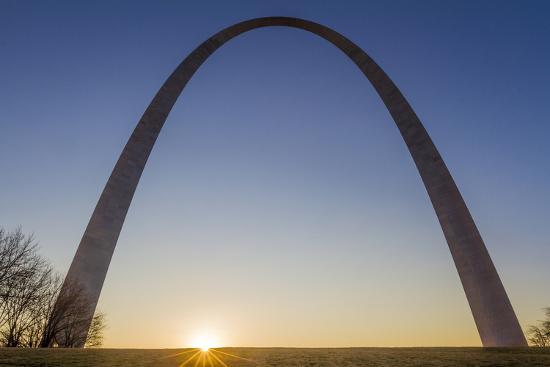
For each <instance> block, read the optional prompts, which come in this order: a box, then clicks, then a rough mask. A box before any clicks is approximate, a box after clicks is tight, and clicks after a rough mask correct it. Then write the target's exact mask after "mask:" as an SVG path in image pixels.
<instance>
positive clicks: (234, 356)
mask: <svg viewBox="0 0 550 367" xmlns="http://www.w3.org/2000/svg"><path fill="white" fill-rule="evenodd" d="M211 350H212V351H213V352H218V353H221V354H225V355H227V356H229V357H233V358H238V359H242V360H245V361H248V362H252V363H254V364H259V363H258V362H256V361H254V360H252V359H248V358H244V357H239V356H236V355H234V354H231V353H226V352H222V351H221V350H217V349H211Z"/></svg>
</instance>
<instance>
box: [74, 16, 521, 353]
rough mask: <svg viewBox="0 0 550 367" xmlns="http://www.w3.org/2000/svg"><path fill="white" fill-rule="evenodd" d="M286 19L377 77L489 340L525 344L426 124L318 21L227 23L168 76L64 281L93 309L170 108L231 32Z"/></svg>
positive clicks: (373, 78)
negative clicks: (83, 293)
mask: <svg viewBox="0 0 550 367" xmlns="http://www.w3.org/2000/svg"><path fill="white" fill-rule="evenodd" d="M269 26H285V27H294V28H299V29H302V30H305V31H309V32H311V33H314V34H316V35H318V36H320V37H322V38H324V39H325V40H327V41H329V42H330V43H332V44H333V45H335V46H336V47H338V48H339V49H340V50H341V51H342V52H343V53H345V54H346V55H347V56H348V57H349V58H350V59H351V60H352V61H353V62H354V63H355V64H356V65H357V67H358V68H359V69H360V70H361V71H362V72H363V74H364V75H365V76H366V77H367V79H368V80H369V81H370V82H371V83H372V85H373V87H374V88H375V89H376V92H377V93H378V95H379V96H380V98H381V99H382V101H383V102H384V104H385V105H386V107H387V109H388V111H389V112H390V114H391V116H392V117H393V120H394V121H395V124H396V125H397V127H398V129H399V131H400V132H401V135H402V137H403V140H404V141H405V144H406V145H407V147H408V149H409V151H410V154H411V156H412V158H413V160H414V162H415V164H416V167H417V168H418V172H419V173H420V177H421V178H422V181H423V182H424V186H425V187H426V190H427V192H428V195H429V197H430V200H431V202H432V204H433V207H434V209H435V212H436V215H437V218H438V219H439V222H440V224H441V228H442V230H443V233H444V235H445V238H446V240H447V243H448V245H449V249H450V251H451V254H452V257H453V260H454V262H455V265H456V268H457V270H458V274H459V276H460V280H461V282H462V285H463V287H464V291H465V293H466V297H467V299H468V302H469V304H470V308H471V311H472V314H473V317H474V320H475V323H476V326H477V329H478V331H479V335H480V337H481V341H482V343H483V345H484V346H487V347H489V346H506V347H511V346H526V345H527V343H526V340H525V337H524V335H523V332H522V331H521V328H520V325H519V323H518V320H517V318H516V315H515V313H514V310H513V308H512V305H511V304H510V301H509V299H508V296H507V294H506V291H505V289H504V287H503V285H502V282H501V281H500V278H499V276H498V274H497V271H496V269H495V267H494V265H493V262H492V260H491V258H490V256H489V253H488V251H487V249H486V247H485V244H484V243H483V240H482V238H481V236H480V234H479V232H478V230H477V228H476V225H475V223H474V221H473V219H472V216H471V215H470V213H469V211H468V208H467V207H466V204H465V203H464V200H463V199H462V196H461V194H460V192H459V190H458V188H457V186H456V184H455V182H454V180H453V178H452V177H451V174H450V173H449V170H448V169H447V167H446V165H445V163H444V162H443V159H442V158H441V156H440V154H439V152H438V151H437V149H436V147H435V145H434V144H433V142H432V140H431V138H430V136H429V135H428V133H427V132H426V130H425V129H424V126H423V125H422V123H421V122H420V120H419V119H418V117H417V116H416V114H415V112H414V111H413V109H412V108H411V106H410V105H409V103H408V102H407V101H406V100H405V98H404V97H403V95H402V94H401V92H400V91H399V89H398V88H397V87H396V86H395V84H394V83H393V82H392V81H391V79H390V78H389V77H388V76H387V75H386V73H385V72H384V71H383V70H382V69H381V68H380V67H379V66H378V65H377V64H376V63H375V62H374V61H373V60H372V59H371V58H370V57H369V56H368V55H367V54H366V53H365V52H364V51H363V50H362V49H361V48H360V47H358V46H357V45H356V44H354V43H353V42H351V41H350V40H348V39H347V38H345V37H344V36H342V35H341V34H339V33H337V32H335V31H333V30H331V29H329V28H327V27H325V26H323V25H320V24H317V23H313V22H310V21H306V20H302V19H296V18H288V17H267V18H257V19H252V20H248V21H244V22H241V23H238V24H235V25H233V26H231V27H228V28H226V29H224V30H222V31H220V32H218V33H216V34H215V35H214V36H212V37H210V38H209V39H208V40H207V41H205V42H204V43H202V44H201V45H200V46H199V47H197V48H196V49H195V50H194V51H193V52H191V54H189V56H187V57H186V58H185V60H183V62H182V63H181V64H180V65H179V66H178V67H177V68H176V70H175V71H174V72H173V73H172V74H171V75H170V76H169V77H168V79H167V80H166V82H165V83H164V84H163V85H162V87H161V88H160V90H159V91H158V92H157V94H156V95H155V97H154V98H153V100H152V101H151V104H150V105H149V107H147V109H146V110H145V113H144V114H143V116H142V117H141V119H140V120H139V122H138V124H137V126H136V128H135V130H134V131H133V133H132V135H131V136H130V139H129V140H128V142H127V144H126V146H125V147H124V150H123V151H122V153H121V155H120V157H119V159H118V161H117V163H116V165H115V167H114V169H113V171H112V173H111V176H110V177H109V180H108V181H107V184H106V186H105V188H104V190H103V193H102V194H101V197H100V198H99V201H98V203H97V206H96V208H95V210H94V212H93V214H92V217H91V219H90V222H89V223H88V226H87V228H86V231H85V232H84V235H83V237H82V240H81V242H80V245H79V247H78V250H77V252H76V255H75V257H74V259H73V262H72V264H71V267H70V269H69V272H68V274H67V277H66V279H65V284H64V287H67V286H68V285H67V284H69V283H72V282H77V283H80V284H81V285H82V286H83V287H84V289H85V290H86V295H87V297H88V298H89V301H90V305H91V306H92V307H91V311H90V314H89V315H88V316H89V318H90V320H91V318H92V315H93V311H94V310H95V306H96V304H97V301H98V299H99V295H100V292H101V288H102V286H103V282H104V280H105V276H106V274H107V270H108V267H109V263H110V261H111V257H112V255H113V251H114V249H115V246H116V243H117V240H118V236H119V234H120V231H121V229H122V225H123V223H124V219H125V217H126V213H127V211H128V208H129V206H130V203H131V202H132V197H133V195H134V192H135V189H136V187H137V185H138V182H139V179H140V177H141V173H142V172H143V169H144V167H145V164H146V162H147V159H148V157H149V154H150V153H151V150H152V148H153V146H154V144H155V141H156V139H157V137H158V134H159V133H160V130H161V128H162V126H163V125H164V122H165V121H166V118H167V117H168V114H169V113H170V110H171V109H172V107H173V105H174V103H175V102H176V100H177V98H178V96H179V95H180V93H181V91H182V90H183V88H184V87H185V85H186V84H187V82H188V81H189V80H190V79H191V77H192V76H193V74H194V73H195V71H196V70H197V69H198V68H199V67H200V66H201V64H202V63H203V62H204V61H205V60H206V59H207V58H208V57H209V56H210V55H211V54H212V53H213V52H214V51H216V50H217V49H218V48H219V47H220V46H222V45H223V44H224V43H226V42H227V41H229V40H231V39H232V38H234V37H236V36H238V35H240V34H242V33H244V32H247V31H250V30H253V29H256V28H260V27H269Z"/></svg>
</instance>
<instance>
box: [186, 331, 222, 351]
mask: <svg viewBox="0 0 550 367" xmlns="http://www.w3.org/2000/svg"><path fill="white" fill-rule="evenodd" d="M191 346H192V347H193V348H199V349H200V350H201V351H203V352H208V350H209V349H210V348H214V347H218V339H217V337H216V336H214V335H211V334H200V335H197V336H196V337H195V338H194V339H193V342H192V345H191Z"/></svg>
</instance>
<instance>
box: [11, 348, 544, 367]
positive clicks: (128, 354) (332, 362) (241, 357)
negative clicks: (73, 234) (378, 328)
mask: <svg viewBox="0 0 550 367" xmlns="http://www.w3.org/2000/svg"><path fill="white" fill-rule="evenodd" d="M0 366H44V367H46V366H48V367H50V366H52V367H53V366H63V367H71V366H75V367H84V366H105V367H107V366H108V367H111V366H113V367H114V366H158V367H169V366H170V367H176V366H183V367H187V366H190V367H203V366H205V367H206V366H208V367H211V366H214V367H218V366H221V367H226V366H227V367H248V366H281V367H285V366H292V367H298V366H310V367H313V366H331V367H334V366H348V367H355V366H373V367H387V366H399V367H409V366H418V367H420V366H422V367H424V366H426V367H430V366H433V367H451V366H457V367H458V366H460V367H468V366H499V367H500V366H526V367H539V366H550V349H549V348H545V349H543V348H529V349H527V348H524V349H482V348H334V349H332V348H319V349H317V348H315V349H301V348H216V349H215V350H210V351H209V352H200V351H198V350H196V349H194V350H191V349H80V350H79V349H73V350H70V349H49V350H39V349H8V348H5V349H2V348H0Z"/></svg>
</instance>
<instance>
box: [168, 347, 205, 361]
mask: <svg viewBox="0 0 550 367" xmlns="http://www.w3.org/2000/svg"><path fill="white" fill-rule="evenodd" d="M186 349H189V350H185V351H183V352H179V353H174V354H169V355H167V356H163V357H160V358H159V359H166V358H173V357H178V356H182V355H184V354H187V353H191V352H195V351H197V348H186Z"/></svg>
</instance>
